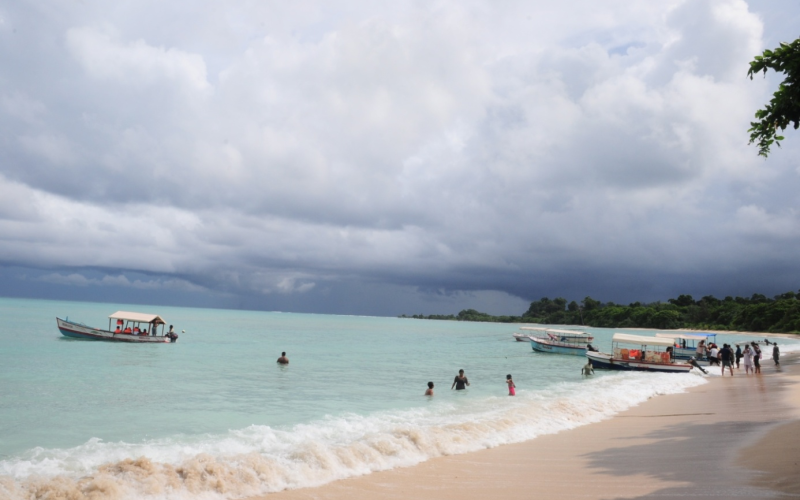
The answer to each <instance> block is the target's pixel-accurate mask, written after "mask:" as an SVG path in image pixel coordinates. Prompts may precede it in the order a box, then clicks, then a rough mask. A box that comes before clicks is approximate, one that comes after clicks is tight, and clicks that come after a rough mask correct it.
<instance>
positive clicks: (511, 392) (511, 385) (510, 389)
mask: <svg viewBox="0 0 800 500" xmlns="http://www.w3.org/2000/svg"><path fill="white" fill-rule="evenodd" d="M506 384H508V395H509V396H516V395H517V391H516V390H515V389H516V388H517V386H516V385H514V380H513V379H512V378H511V374H510V373H509V374H508V375H506Z"/></svg>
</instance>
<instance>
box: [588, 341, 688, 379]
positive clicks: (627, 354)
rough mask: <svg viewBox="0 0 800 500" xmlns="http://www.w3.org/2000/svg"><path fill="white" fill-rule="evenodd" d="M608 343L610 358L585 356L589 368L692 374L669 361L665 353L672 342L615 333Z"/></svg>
mask: <svg viewBox="0 0 800 500" xmlns="http://www.w3.org/2000/svg"><path fill="white" fill-rule="evenodd" d="M611 340H612V342H611V344H612V347H613V354H607V353H604V352H587V353H586V357H587V358H589V361H590V362H591V363H592V366H593V367H595V368H602V369H608V370H626V371H631V370H633V371H648V372H663V373H689V372H690V371H691V370H692V365H690V364H689V363H686V362H683V361H676V360H674V359H673V358H672V355H671V352H670V351H668V350H667V349H668V348H669V349H670V350H671V349H674V346H673V345H672V344H673V340H672V339H664V338H658V337H645V336H642V335H630V334H627V333H615V334H614V336H613V337H612V339H611Z"/></svg>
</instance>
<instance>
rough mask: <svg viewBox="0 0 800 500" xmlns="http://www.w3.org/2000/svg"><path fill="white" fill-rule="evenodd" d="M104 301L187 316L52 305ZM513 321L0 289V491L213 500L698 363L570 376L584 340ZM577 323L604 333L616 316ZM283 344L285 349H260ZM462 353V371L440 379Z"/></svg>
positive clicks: (415, 450) (541, 414) (477, 429)
mask: <svg viewBox="0 0 800 500" xmlns="http://www.w3.org/2000/svg"><path fill="white" fill-rule="evenodd" d="M117 310H127V311H139V312H147V313H155V314H159V315H161V316H162V317H163V318H164V319H165V320H166V321H167V323H168V324H173V325H175V329H176V331H178V332H180V331H181V330H186V332H185V333H181V334H180V339H179V340H178V342H177V343H175V344H163V345H162V344H155V345H130V344H122V343H113V342H95V341H86V340H74V339H67V338H65V337H63V336H62V335H61V334H60V333H59V332H58V329H57V328H56V321H55V318H56V316H59V317H62V318H64V317H69V319H70V320H72V321H78V322H82V323H85V324H87V325H90V326H95V327H101V328H105V327H107V326H108V319H107V318H108V315H109V314H111V313H113V312H115V311H117ZM518 326H519V325H504V324H488V323H462V322H451V321H423V320H415V319H400V318H379V317H356V316H329V315H314V314H289V313H279V312H253V311H232V310H218V309H192V308H177V307H161V306H134V305H125V304H96V303H81V302H58V301H38V300H22V299H0V498H9V499H12V500H21V499H23V498H24V499H31V498H33V499H36V498H48V499H58V498H65V499H67V498H68V499H70V500H80V499H83V498H86V499H94V500H97V499H102V498H109V499H166V498H170V499H175V498H177V499H181V498H186V499H189V498H193V499H198V498H200V499H214V500H216V499H222V498H244V497H248V496H252V495H256V494H263V493H268V492H274V491H279V490H283V489H286V488H302V487H308V486H315V485H320V484H324V483H326V482H330V481H333V480H336V479H340V478H345V477H350V476H356V475H362V474H368V473H370V472H373V471H377V470H385V469H391V468H395V467H403V466H409V465H413V464H416V463H419V462H422V461H425V460H427V459H430V458H432V457H436V456H441V455H450V454H458V453H465V452H469V451H474V450H479V449H483V448H489V447H494V446H499V445H502V444H506V443H514V442H520V441H525V440H529V439H534V438H536V437H537V436H539V435H543V434H550V433H555V432H560V431H563V430H566V429H571V428H574V427H577V426H580V425H585V424H588V423H592V422H597V421H600V420H603V419H606V418H610V417H611V416H613V415H614V414H616V413H618V412H620V411H623V410H625V409H627V408H630V407H631V406H635V405H637V404H639V403H641V402H643V401H645V400H647V399H648V398H651V397H653V396H657V395H665V394H671V393H677V392H682V391H684V390H685V389H687V388H689V387H692V386H696V385H700V384H703V383H705V380H706V378H705V377H708V376H705V377H704V376H701V375H698V374H694V373H692V374H685V375H675V374H649V373H609V372H605V373H604V372H600V371H598V372H596V374H595V376H593V377H589V378H583V377H581V374H580V371H581V367H582V366H583V365H584V364H585V362H586V361H585V359H584V358H581V357H577V356H574V357H573V356H564V355H553V354H539V353H535V352H533V351H532V350H531V348H530V344H529V343H527V342H525V343H523V342H515V341H514V340H513V339H512V337H511V335H512V334H513V333H514V332H516V331H517V328H518ZM586 331H589V332H592V333H593V334H594V335H595V342H594V343H595V345H596V346H598V347H599V348H600V349H601V350H608V349H609V348H610V347H611V342H610V340H611V335H612V334H613V330H608V329H598V328H590V329H587V330H586ZM641 333H642V334H645V335H647V334H652V333H653V332H648V331H642V332H641ZM752 338H753V339H756V338H763V337H756V336H753V337H752ZM742 339H743V338H742V337H740V336H736V337H733V336H725V335H719V337H718V341H719V342H729V343H732V342H734V341H741V340H742ZM780 342H781V344H782V347H783V352H788V351H791V350H796V349H800V343H797V342H794V341H783V339H781V340H780ZM281 351H286V352H287V356H288V357H289V359H290V361H291V363H290V364H289V365H288V366H280V365H277V364H276V363H275V360H276V359H277V358H278V356H280V353H281ZM765 354H766V353H765ZM767 356H768V354H767ZM769 364H771V361H767V362H766V363H765V366H768V365H769ZM460 368H463V369H464V370H465V372H466V375H467V377H468V378H469V380H470V382H471V386H470V387H469V388H468V389H467V390H466V391H460V392H456V391H451V390H450V385H451V383H452V381H453V378H454V376H455V375H456V373H457V371H458V369H460ZM509 373H510V374H512V375H513V377H514V381H515V382H516V385H517V396H516V397H508V395H507V393H508V391H507V386H506V383H505V378H506V374H509ZM709 376H718V373H717V370H712V374H711V375H709ZM428 381H433V382H434V383H435V386H436V387H435V396H434V397H432V398H430V397H424V396H423V393H424V391H425V389H426V383H427V382H428Z"/></svg>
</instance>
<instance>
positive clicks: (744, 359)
mask: <svg viewBox="0 0 800 500" xmlns="http://www.w3.org/2000/svg"><path fill="white" fill-rule="evenodd" d="M764 341H765V342H766V344H767V345H772V359H773V361H775V366H779V365H780V364H781V362H780V358H781V350H780V349H779V348H778V343H777V342H770V341H769V340H766V339H765V340H764ZM762 357H763V354H762V352H761V347H759V345H758V343H757V342H750V343H749V344H744V349H742V346H741V345H739V344H736V351H734V350H733V347H731V346H730V345H729V344H723V345H722V349H719V348H718V347H717V344H714V343H711V344H709V345H706V343H705V341H704V340H701V341H700V342H699V343H698V345H697V359H708V362H709V364H711V365H717V366H720V367H721V369H722V376H725V368H728V371H729V372H730V374H731V377H732V376H733V365H734V363H735V364H736V369H737V370H738V369H739V366H740V365H741V364H742V363H743V364H744V370H745V373H746V374H748V375H749V374H750V372H751V371H752V372H753V374H759V373H761V359H762Z"/></svg>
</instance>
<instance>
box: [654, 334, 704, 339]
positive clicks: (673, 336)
mask: <svg viewBox="0 0 800 500" xmlns="http://www.w3.org/2000/svg"><path fill="white" fill-rule="evenodd" d="M656 337H658V338H662V339H681V340H705V339H706V336H705V335H689V334H686V333H656Z"/></svg>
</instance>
